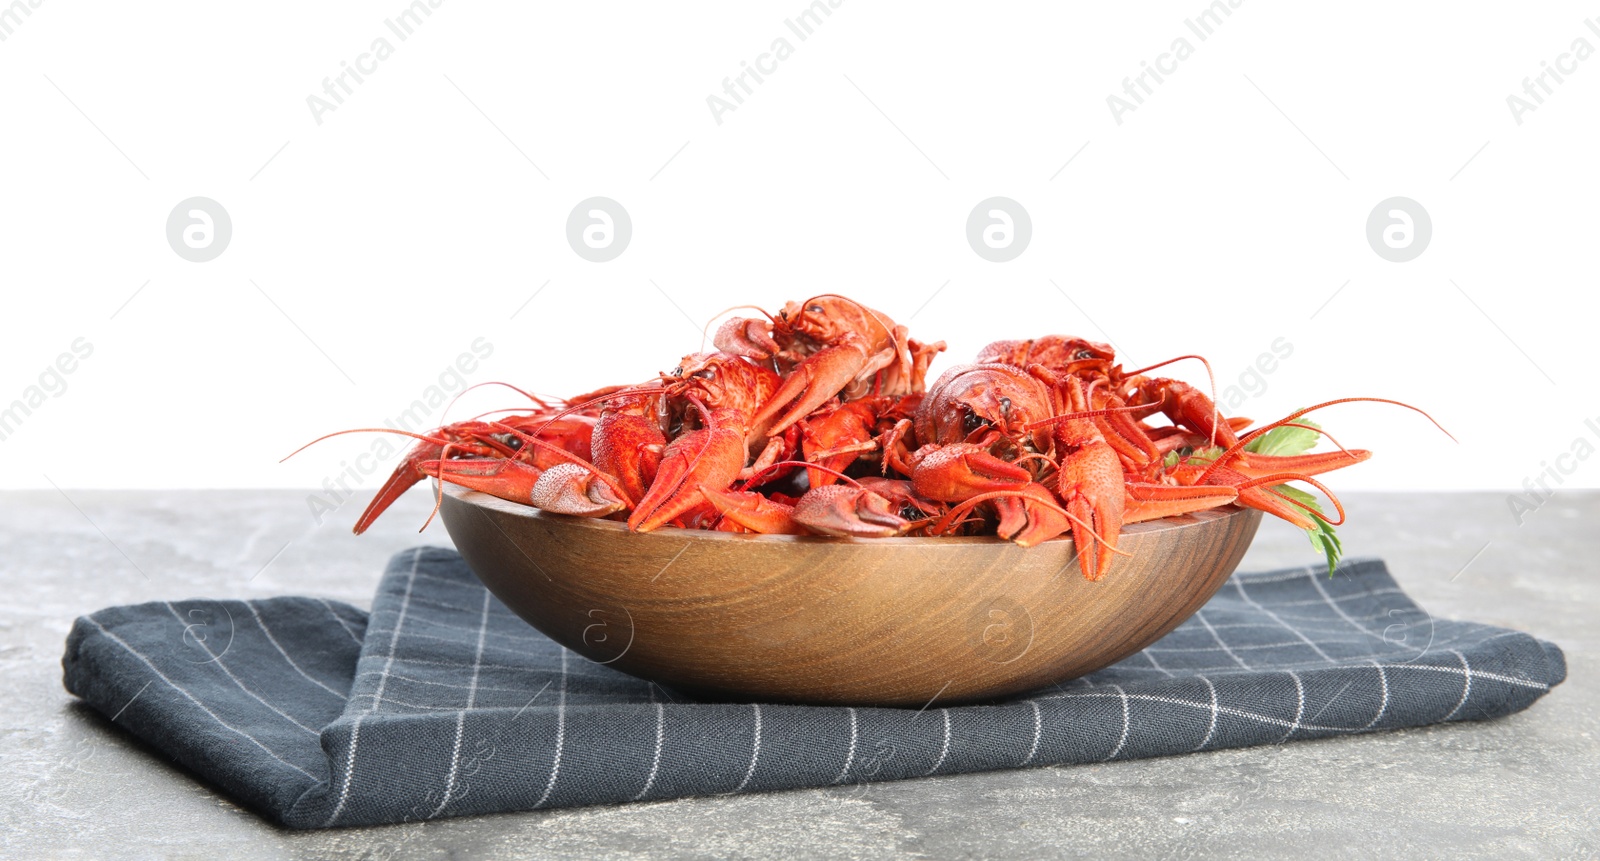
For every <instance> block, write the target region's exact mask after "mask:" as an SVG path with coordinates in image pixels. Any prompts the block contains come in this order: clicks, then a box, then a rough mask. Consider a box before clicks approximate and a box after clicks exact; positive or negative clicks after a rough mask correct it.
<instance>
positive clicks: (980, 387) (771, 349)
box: [343, 294, 1442, 580]
mask: <svg viewBox="0 0 1600 861" xmlns="http://www.w3.org/2000/svg"><path fill="white" fill-rule="evenodd" d="M762 313H763V316H761V317H749V318H735V319H731V320H729V321H727V322H726V323H724V324H723V325H722V326H721V328H720V329H718V331H717V333H716V337H715V338H714V339H713V343H714V345H715V346H716V348H717V349H716V351H714V352H700V353H693V354H690V355H688V356H685V357H684V358H683V359H682V360H681V361H680V362H679V363H678V364H677V366H676V367H675V368H674V370H673V371H671V372H670V373H662V374H658V375H657V377H656V378H655V379H653V380H650V381H647V382H644V383H639V384H634V385H620V386H609V387H606V388H603V389H598V390H596V391H593V392H589V393H587V394H584V395H580V396H577V397H574V398H571V399H569V400H567V401H564V402H559V403H549V402H547V401H543V400H538V399H535V402H534V408H533V409H530V410H527V411H523V412H518V413H515V414H512V415H505V416H501V417H499V418H494V419H490V418H485V417H479V418H475V419H472V420H468V421H461V422H456V423H453V424H449V425H445V426H444V427H441V428H438V429H436V430H434V431H433V432H431V433H428V434H422V435H412V436H415V437H416V438H417V440H418V441H417V443H416V445H415V446H413V448H412V449H411V451H410V452H408V453H407V455H406V456H405V458H404V460H403V461H402V463H401V464H400V466H399V467H398V468H397V469H396V470H395V472H394V474H393V475H392V476H390V478H389V480H388V482H387V483H385V484H384V486H383V488H382V489H381V490H380V491H379V492H378V495H377V496H376V497H375V498H374V499H373V500H372V502H371V504H370V505H368V506H367V509H366V511H364V512H363V513H362V515H361V517H360V519H359V520H358V521H357V522H356V525H355V531H356V532H357V533H360V532H362V531H364V530H365V529H366V528H367V527H368V526H370V525H371V524H372V522H373V521H374V520H375V519H377V517H378V516H379V515H380V514H382V513H383V511H384V510H385V509H386V508H388V506H389V505H390V504H392V503H393V502H394V501H395V500H396V499H397V498H398V497H399V496H400V494H402V493H403V492H404V491H405V490H406V489H407V488H409V487H410V486H411V485H413V484H415V483H417V482H418V481H421V480H422V479H423V478H425V477H430V476H431V477H434V478H436V479H439V480H440V481H447V482H451V483H453V484H457V485H461V486H463V487H468V488H471V489H474V490H479V491H482V492H485V493H489V494H492V495H494V496H498V497H500V498H503V499H508V500H511V501H513V502H519V503H523V504H527V505H532V506H534V507H537V508H540V509H543V510H545V511H550V512H554V513H558V514H568V515H574V516H579V517H605V518H610V519H614V520H622V521H625V522H626V523H627V525H628V528H629V529H631V530H634V531H637V532H648V531H651V530H654V529H658V528H661V527H663V526H673V527H681V528H700V529H715V530H722V531H733V532H760V533H773V534H818V535H827V536H836V537H847V538H870V537H889V536H897V535H930V536H938V535H978V534H993V535H997V536H999V537H1001V538H1004V539H1008V540H1010V541H1013V542H1016V543H1017V544H1020V545H1022V546H1025V547H1028V546H1033V545H1035V544H1038V543H1040V542H1042V541H1048V540H1050V539H1052V538H1056V537H1059V536H1061V535H1064V534H1068V533H1070V534H1071V536H1072V539H1073V541H1074V542H1075V544H1076V546H1077V548H1078V561H1079V566H1080V568H1081V570H1082V572H1083V574H1084V576H1085V577H1086V578H1088V579H1090V580H1099V579H1100V578H1102V577H1104V576H1105V575H1106V573H1107V572H1108V571H1109V570H1110V568H1111V567H1112V565H1113V563H1114V561H1115V559H1116V557H1117V556H1118V555H1126V553H1125V552H1124V551H1121V550H1119V549H1118V548H1117V539H1118V536H1119V534H1120V533H1121V530H1122V527H1123V526H1125V525H1127V524H1130V523H1137V522H1140V521H1145V520H1152V519H1156V518H1161V517H1168V516H1174V515H1180V514H1186V513H1190V512H1195V511H1200V510H1203V509H1208V508H1214V507H1217V506H1222V505H1228V504H1233V505H1240V506H1245V507H1249V508H1256V509H1259V510H1262V511H1265V512H1267V513H1270V514H1273V515H1275V516H1277V517H1281V518H1283V519H1284V520H1287V521H1289V522H1291V523H1294V524H1295V525H1297V526H1300V527H1302V528H1304V529H1307V530H1308V531H1310V532H1311V533H1312V534H1313V538H1314V542H1315V537H1316V535H1317V534H1319V533H1322V534H1328V535H1331V533H1330V532H1329V530H1330V528H1331V527H1332V526H1336V525H1338V524H1340V523H1342V522H1343V519H1344V509H1343V506H1342V505H1341V504H1340V503H1339V500H1338V498H1337V497H1335V496H1334V495H1333V494H1332V493H1331V492H1330V491H1328V489H1327V488H1326V487H1324V486H1323V485H1322V484H1321V483H1320V482H1319V481H1318V480H1317V479H1315V478H1314V477H1313V476H1316V475H1320V474H1322V473H1325V472H1328V471H1330V470H1334V469H1339V468H1341V467H1345V466H1350V465H1352V464H1356V463H1360V462H1362V461H1364V460H1367V459H1368V458H1369V457H1371V453H1370V452H1368V451H1365V450H1360V449H1347V448H1344V447H1343V446H1338V450H1337V451H1332V452H1319V453H1307V452H1306V449H1308V448H1310V447H1311V445H1312V444H1314V443H1315V442H1316V441H1317V440H1318V439H1319V438H1320V436H1322V434H1321V431H1320V429H1319V428H1318V426H1317V425H1315V424H1313V423H1311V422H1309V421H1308V420H1306V419H1305V418H1304V416H1305V415H1306V414H1307V413H1310V412H1311V411H1313V410H1317V409H1322V408H1324V407H1327V406H1331V405H1333V404H1338V403H1346V402H1350V401H1377V402H1382V403H1390V404H1398V405H1400V406H1405V407H1407V408H1408V409H1415V407H1409V406H1408V405H1406V404H1400V403H1399V402H1398V401H1388V400H1384V399H1381V398H1344V399H1341V400H1335V401H1328V402H1326V403H1322V404H1318V405H1316V406H1314V407H1310V408H1308V409H1304V410H1299V411H1297V412H1295V413H1292V414H1290V415H1289V416H1286V417H1284V418H1282V419H1279V420H1278V421H1275V422H1272V423H1271V424H1268V425H1264V426H1262V427H1260V428H1256V429H1254V430H1249V426H1250V421H1249V420H1248V419H1236V418H1235V419H1228V418H1224V417H1223V416H1222V415H1221V413H1220V412H1219V411H1218V410H1217V408H1216V406H1215V404H1214V403H1213V401H1212V398H1210V397H1208V396H1207V395H1206V393H1204V392H1202V391H1201V390H1199V389H1197V388H1195V387H1194V386H1191V385H1189V384H1187V383H1184V382H1181V381H1179V380H1175V379H1170V378H1166V377H1156V376H1149V372H1150V371H1152V370H1155V369H1156V368H1159V367H1162V366H1163V365H1166V364H1168V363H1169V362H1163V363H1161V364H1160V365H1153V366H1150V367H1147V368H1142V369H1138V370H1134V371H1125V370H1124V369H1123V368H1122V366H1121V365H1120V364H1118V363H1117V362H1116V354H1115V352H1114V351H1113V350H1112V348H1111V347H1109V346H1107V345H1105V344H1101V343H1097V342H1094V341H1089V340H1085V339H1082V338H1075V337H1069V336H1065V335H1047V336H1044V337H1039V338H1033V339H1029V340H1024V341H997V342H995V343H992V344H990V345H988V346H987V347H984V348H983V349H982V350H980V351H979V352H978V354H977V356H976V358H975V361H974V362H973V363H972V364H969V365H958V366H956V367H953V368H950V369H948V370H946V371H945V372H944V373H943V374H942V375H941V376H940V377H939V378H938V379H937V380H936V381H935V382H934V384H933V386H932V387H931V388H930V387H928V386H926V383H925V380H926V376H927V372H928V368H929V365H930V364H931V362H932V360H933V358H934V357H935V356H936V355H937V354H938V353H940V352H942V351H943V350H944V349H945V344H944V342H943V341H937V342H922V341H918V340H916V339H913V338H911V337H910V335H909V333H908V331H907V329H906V327H905V326H903V325H899V324H897V323H895V322H894V321H893V320H891V319H890V318H889V317H888V316H887V315H885V314H883V313H882V312H879V311H876V310H873V309H871V308H868V307H867V306H865V305H863V304H861V303H859V302H856V301H854V300H852V299H848V298H846V297H843V296H839V295H835V294H824V295H820V296H814V297H811V298H809V299H807V300H805V301H803V302H790V303H788V304H787V305H785V306H784V308H783V310H781V311H779V312H778V313H777V314H766V313H765V312H762ZM1180 358H1182V359H1199V360H1200V361H1204V360H1203V359H1200V358H1199V357H1197V356H1184V357H1180ZM1170 361H1178V360H1177V359H1174V360H1170ZM1208 369H1209V366H1208ZM519 391H520V390H519ZM1417 411H1418V412H1421V411H1420V410H1417ZM1423 415H1424V416H1426V415H1427V414H1426V413H1423ZM1156 416H1161V417H1163V418H1164V419H1165V420H1166V423H1165V424H1152V423H1151V422H1150V420H1151V419H1152V418H1154V417H1156ZM1429 420H1430V421H1432V419H1431V417H1430V418H1429ZM1435 424H1437V422H1435ZM1441 430H1442V428H1441ZM348 432H349V431H346V432H343V433H348ZM1291 437H1292V438H1293V442H1292V443H1291V444H1287V445H1285V444H1264V443H1271V442H1272V441H1273V440H1274V439H1275V438H1276V440H1277V441H1278V442H1279V443H1282V442H1283V441H1285V440H1287V439H1289V438H1291ZM1330 439H1331V438H1330ZM1335 444H1336V445H1337V443H1335ZM1293 481H1299V482H1304V483H1306V484H1309V485H1311V486H1312V487H1315V488H1317V489H1318V490H1320V491H1322V492H1323V494H1325V495H1326V496H1327V497H1328V500H1329V501H1330V502H1331V503H1332V505H1333V506H1334V508H1335V510H1336V511H1337V512H1338V515H1339V517H1338V519H1337V520H1333V519H1330V518H1328V517H1326V516H1325V515H1324V514H1323V512H1322V510H1321V508H1320V506H1319V505H1318V504H1317V502H1316V501H1315V498H1314V497H1312V496H1310V495H1309V494H1306V493H1304V492H1303V491H1298V490H1294V489H1293V488H1290V487H1288V486H1287V485H1288V483H1289V482H1293ZM1332 558H1333V555H1332V554H1331V553H1330V564H1331V560H1332Z"/></svg>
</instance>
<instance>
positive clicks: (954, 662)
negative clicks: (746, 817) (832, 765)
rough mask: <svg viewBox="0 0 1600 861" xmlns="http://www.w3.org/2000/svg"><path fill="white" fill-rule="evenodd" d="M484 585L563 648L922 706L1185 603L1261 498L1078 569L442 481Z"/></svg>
mask: <svg viewBox="0 0 1600 861" xmlns="http://www.w3.org/2000/svg"><path fill="white" fill-rule="evenodd" d="M442 514H443V517H444V522H445V527H446V528H447V529H449V531H450V537H451V538H453V539H454V540H455V544H456V547H457V549H458V550H460V552H461V555H462V556H463V557H465V558H466V561H467V564H468V565H469V566H471V568H472V570H473V571H474V572H475V573H476V574H477V575H478V578H479V579H481V580H482V581H483V583H484V585H486V586H488V587H489V590H490V591H491V592H493V593H494V594H495V596H496V597H498V598H499V599H500V600H501V601H503V602H505V604H506V606H508V607H510V608H511V609H512V610H513V611H515V612H516V613H517V614H518V615H520V616H521V617H522V618H524V619H526V620H527V621H528V622H529V624H531V625H533V626H534V627H535V628H538V629H539V630H540V631H542V632H544V633H545V634H546V635H547V636H549V637H551V638H552V639H554V640H556V641H557V642H559V643H561V644H562V645H564V646H566V647H567V648H569V649H572V650H573V651H575V652H577V653H579V654H581V655H583V656H585V657H587V658H589V659H591V660H594V661H597V662H599V663H602V664H607V665H609V666H611V667H613V668H615V669H618V670H622V671H624V672H627V673H631V674H633V675H635V676H638V677H640V678H643V679H649V680H651V681H655V682H659V683H661V684H663V685H668V686H672V687H676V688H678V689H681V690H683V691H685V692H687V693H689V694H691V695H694V696H698V697H703V698H711V699H737V700H746V701H763V702H771V701H782V702H794V703H816V704H823V703H826V704H838V705H859V706H869V705H871V706H911V707H913V708H916V707H922V706H925V705H927V704H928V703H930V702H932V701H934V700H936V699H937V700H938V701H939V703H940V704H941V705H950V704H954V703H961V702H972V701H978V700H990V699H995V698H998V697H1003V696H1006V695H1008V694H1015V693H1020V692H1023V691H1029V690H1033V689H1035V688H1039V687H1043V686H1045V685H1049V684H1051V683H1055V682H1062V681H1065V680H1067V679H1071V678H1075V677H1077V676H1081V675H1084V674H1085V673H1090V672H1093V671H1095V670H1098V669H1101V668H1102V667H1106V666H1109V665H1110V664H1113V663H1116V662H1117V661H1119V660H1121V659H1123V658H1125V657H1127V656H1129V655H1131V654H1133V653H1134V652H1137V651H1139V650H1140V649H1143V648H1144V647H1145V646H1148V645H1150V644H1151V643H1153V642H1155V641H1156V640H1157V639H1160V638H1161V637H1162V636H1163V635H1165V634H1166V633H1167V632H1168V631H1171V630H1172V629H1173V628H1175V627H1177V626H1178V624H1179V623H1181V622H1182V621H1183V620H1185V619H1187V618H1189V616H1191V615H1192V614H1193V613H1194V612H1195V611H1196V610H1198V609H1199V608H1200V607H1201V606H1202V605H1203V604H1205V602H1206V601H1207V600H1208V599H1210V598H1211V596H1212V594H1213V593H1215V592H1216V591H1217V589H1219V588H1220V587H1221V586H1222V584H1223V582H1224V581H1226V580H1227V579H1228V576H1229V575H1230V574H1232V573H1233V569H1234V567H1235V566H1237V565H1238V564H1239V559H1240V557H1241V556H1243V555H1244V552H1245V549H1246V548H1247V547H1248V546H1249V544H1250V540H1251V539H1252V538H1253V537H1254V536H1255V532H1256V527H1257V526H1258V525H1260V522H1261V514H1260V512H1257V511H1253V510H1246V509H1240V508H1235V507H1233V506H1228V507H1226V508H1221V509H1217V510H1214V511H1207V512H1201V513H1199V514H1192V515H1185V516H1183V517H1174V518H1168V519H1166V520H1159V521H1153V522H1149V523H1140V524H1135V525H1132V526H1129V527H1127V528H1126V529H1124V530H1123V532H1122V538H1121V542H1120V547H1121V549H1123V550H1126V551H1128V552H1130V553H1132V554H1133V555H1132V556H1131V557H1118V558H1117V560H1116V562H1115V563H1114V564H1113V565H1112V567H1111V571H1110V573H1109V574H1108V575H1107V576H1106V577H1105V579H1103V580H1101V581H1100V582H1098V583H1091V582H1089V581H1087V580H1085V579H1084V578H1083V575H1082V574H1081V573H1080V572H1079V569H1078V564H1077V560H1076V558H1075V557H1074V555H1073V543H1072V541H1071V540H1070V539H1057V540H1054V541H1048V542H1045V543H1043V544H1040V545H1039V546H1037V547H1032V548H1027V549H1024V548H1021V547H1018V546H1016V545H1015V544H1012V543H1010V542H1008V541H1003V540H1001V539H998V538H874V539H864V540H851V539H838V538H820V537H817V538H813V537H796V536H786V535H736V534H732V533H723V532H708V531H704V530H689V529H676V528H662V529H658V530H656V531H654V532H650V533H644V534H639V533H633V532H629V531H628V530H627V528H626V527H625V526H624V525H623V524H621V523H616V522H613V521H606V520H593V519H588V518H581V517H568V516H564V515H559V514H549V513H546V512H542V511H539V510H537V509H534V508H529V507H527V506H523V505H518V504H516V503H512V502H506V501H504V500H501V499H497V498H495V497H492V496H488V495H486V494H482V493H476V492H473V491H469V490H465V489H462V488H458V487H455V486H453V485H446V487H445V496H444V507H443V512H442Z"/></svg>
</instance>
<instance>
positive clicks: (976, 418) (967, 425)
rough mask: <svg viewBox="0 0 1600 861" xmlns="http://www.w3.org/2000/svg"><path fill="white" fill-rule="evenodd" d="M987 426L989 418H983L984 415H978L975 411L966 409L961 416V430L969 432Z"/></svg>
mask: <svg viewBox="0 0 1600 861" xmlns="http://www.w3.org/2000/svg"><path fill="white" fill-rule="evenodd" d="M988 426H989V420H988V419H986V418H984V417H982V416H980V415H978V414H977V413H975V412H973V411H972V410H967V414H966V415H964V416H962V417H961V430H963V431H964V432H966V433H967V434H971V433H972V432H973V431H975V430H977V429H978V428H981V427H988Z"/></svg>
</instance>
